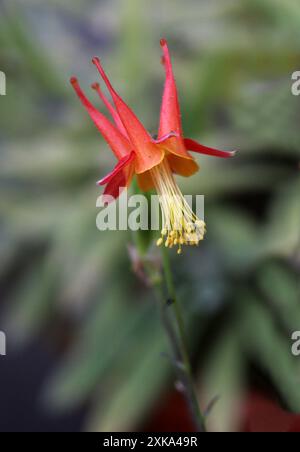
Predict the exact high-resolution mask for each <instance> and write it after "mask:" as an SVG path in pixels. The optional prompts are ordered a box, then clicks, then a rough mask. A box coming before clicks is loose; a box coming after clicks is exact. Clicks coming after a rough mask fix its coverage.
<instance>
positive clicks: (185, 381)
mask: <svg viewBox="0 0 300 452" xmlns="http://www.w3.org/2000/svg"><path fill="white" fill-rule="evenodd" d="M162 258H163V270H164V276H165V281H166V286H167V290H168V298H169V301H170V303H172V307H173V311H174V317H175V321H176V326H177V328H176V330H177V331H174V330H173V329H172V325H170V322H168V321H167V320H166V316H165V315H164V324H165V326H166V331H167V334H168V337H169V341H170V343H171V346H172V349H173V353H174V354H175V357H176V360H178V359H179V364H180V365H179V366H178V367H179V370H180V378H181V383H182V385H183V388H184V393H185V396H186V399H187V402H188V405H189V407H190V410H191V414H192V416H193V420H194V423H195V426H196V428H197V431H199V432H202V433H204V432H206V426H205V417H204V415H203V414H202V412H201V410H200V407H199V403H198V400H197V395H196V390H195V386H194V382H193V374H192V366H191V362H190V357H189V352H188V346H187V338H186V332H185V325H184V320H183V316H182V312H181V307H180V304H179V302H178V299H177V296H176V289H175V285H174V280H173V275H172V270H171V265H170V259H169V254H168V250H166V249H165V248H162ZM164 302H165V300H164ZM166 306H167V305H165V306H164V308H165V307H166ZM163 311H164V309H163Z"/></svg>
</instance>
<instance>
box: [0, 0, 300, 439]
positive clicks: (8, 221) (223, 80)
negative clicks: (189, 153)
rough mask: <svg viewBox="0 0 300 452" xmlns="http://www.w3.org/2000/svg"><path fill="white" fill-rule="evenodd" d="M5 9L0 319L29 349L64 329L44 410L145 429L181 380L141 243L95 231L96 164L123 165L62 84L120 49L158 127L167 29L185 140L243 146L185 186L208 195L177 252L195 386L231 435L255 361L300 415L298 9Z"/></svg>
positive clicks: (126, 75)
mask: <svg viewBox="0 0 300 452" xmlns="http://www.w3.org/2000/svg"><path fill="white" fill-rule="evenodd" d="M2 3H3V5H1V8H2V9H1V18H0V22H1V23H0V43H1V46H0V49H1V50H0V68H1V70H4V71H5V73H6V75H7V96H6V97H1V99H0V102H1V116H0V121H1V155H0V159H1V165H0V178H1V179H0V183H1V199H0V211H1V223H0V234H1V240H0V248H1V249H0V251H1V254H0V255H1V260H0V277H1V287H2V291H3V294H4V297H3V301H2V311H3V316H2V318H3V320H2V325H1V327H3V329H5V330H7V331H9V338H10V340H11V341H13V340H15V341H16V342H17V343H18V345H19V346H21V345H24V344H26V343H28V341H30V340H31V339H32V338H33V337H35V336H36V335H37V334H42V333H43V332H44V331H46V330H47V331H49V329H48V328H47V329H46V327H49V326H51V327H55V328H56V331H57V335H58V336H59V332H60V331H61V329H60V327H59V325H65V324H66V322H67V323H68V325H69V326H70V327H69V334H68V347H67V348H66V349H65V350H64V352H63V354H62V356H61V364H60V365H58V369H57V373H56V374H55V375H53V377H52V378H51V379H50V380H49V382H48V384H47V385H46V386H45V392H44V400H45V401H46V402H47V404H48V405H47V406H50V405H51V407H52V408H54V407H55V408H56V409H60V410H66V409H72V408H73V407H75V406H78V405H80V404H83V403H84V402H86V401H91V402H90V416H89V418H88V420H87V424H86V428H87V429H91V430H94V429H97V430H108V431H109V430H134V429H136V428H139V427H140V422H141V419H145V418H146V417H147V416H148V415H149V413H150V412H151V409H152V407H154V405H155V403H156V401H157V399H158V397H159V395H160V394H161V391H162V390H163V389H164V388H165V387H166V384H167V383H169V382H170V379H173V370H172V366H170V364H169V362H168V360H167V359H165V358H163V357H162V356H161V352H164V351H165V350H166V349H167V344H166V343H165V339H164V337H163V336H162V334H161V332H160V330H159V328H158V325H159V322H158V319H157V312H156V310H155V307H154V305H153V300H152V296H151V293H149V290H147V288H145V287H144V286H143V285H140V284H137V283H136V278H135V276H134V274H133V272H132V273H131V272H130V271H129V270H128V262H129V260H128V256H127V254H126V253H125V249H126V244H127V243H128V242H129V241H130V237H129V236H128V235H127V234H126V233H124V234H120V233H119V234H113V235H112V234H110V233H107V234H100V233H99V232H97V230H96V227H95V226H94V223H95V216H96V209H95V205H94V204H93V203H91V199H93V197H94V199H95V200H96V197H97V195H98V190H97V188H96V187H94V186H93V185H92V184H91V180H94V179H95V180H96V179H97V177H98V175H99V170H97V169H96V170H95V163H96V164H97V165H98V166H99V168H100V169H101V172H102V171H104V170H105V169H107V168H109V167H110V166H111V161H110V160H109V158H108V157H106V155H107V154H106V153H104V152H103V153H102V152H99V142H98V137H97V136H96V133H95V132H94V130H93V128H92V127H89V126H88V125H87V122H86V121H82V118H81V115H80V114H78V115H77V114H75V112H77V111H78V109H77V108H74V106H75V104H76V100H73V98H72V96H71V93H69V90H68V87H67V86H66V80H67V78H68V74H69V73H70V72H76V73H79V74H80V71H82V64H81V61H80V60H81V57H82V56H83V55H85V57H84V58H86V52H87V50H88V51H89V52H90V54H91V56H92V55H93V54H95V53H99V52H100V51H101V49H102V50H103V52H104V53H106V54H107V57H109V56H110V61H111V68H112V70H114V66H116V63H115V61H116V56H118V57H119V58H118V62H117V67H118V71H116V70H115V72H118V73H119V77H120V80H122V84H123V83H124V84H125V85H123V86H126V85H127V88H128V98H129V100H134V104H135V105H137V112H138V113H139V115H140V116H142V117H143V120H144V122H147V123H148V124H150V129H151V130H153V131H155V129H156V123H155V121H154V118H155V117H156V115H155V114H154V112H155V111H157V109H158V104H156V101H154V99H158V96H156V95H155V96H152V95H151V93H152V92H155V93H156V92H157V87H158V86H160V83H161V81H162V75H161V71H159V68H158V69H156V65H154V64H153V65H152V64H149V61H152V58H153V59H154V58H155V55H156V52H155V44H156V42H157V39H158V38H159V37H160V36H167V37H168V38H169V40H170V42H171V43H172V47H173V48H174V49H175V52H176V59H177V60H178V64H177V72H178V74H177V82H178V85H179V87H182V86H184V90H181V89H180V91H182V92H183V91H184V92H185V94H186V95H185V97H183V98H182V99H181V105H182V110H183V119H184V129H185V131H186V134H187V135H191V136H195V137H198V136H200V135H201V137H202V141H203V135H205V140H206V143H207V144H208V145H209V144H215V143H216V141H217V143H218V142H220V144H221V143H224V142H225V143H226V144H228V147H229V148H230V147H232V145H233V143H237V142H238V143H241V152H240V156H239V158H238V159H236V160H235V161H232V162H228V163H227V164H226V169H225V168H224V164H223V163H222V164H220V163H219V162H215V161H212V160H209V158H205V159H203V160H202V167H203V168H204V169H205V171H203V172H200V173H199V176H198V177H196V178H194V179H193V180H187V181H185V182H184V186H185V191H186V192H189V193H199V192H201V193H203V194H205V196H206V219H207V223H208V231H209V233H208V236H207V240H206V243H205V246H204V247H202V248H201V250H199V251H196V250H195V251H191V252H189V253H188V254H187V256H185V258H184V265H183V263H178V262H177V272H178V278H177V279H176V281H177V290H178V291H179V294H180V301H181V303H185V300H187V299H188V300H189V303H186V306H185V312H186V321H187V322H188V324H189V331H190V346H191V348H192V350H193V364H194V369H195V371H196V372H197V375H199V397H200V398H201V399H202V402H203V404H204V405H205V404H206V403H208V402H209V401H211V400H212V399H213V398H215V397H216V396H218V397H219V400H218V402H217V403H216V404H215V406H214V408H213V411H212V413H211V416H210V417H209V427H210V429H212V430H222V431H224V430H230V429H236V428H237V426H238V423H239V417H240V411H239V407H240V404H241V403H242V401H243V397H244V395H245V391H246V389H247V387H248V385H249V383H250V382H249V372H248V370H249V367H250V366H251V368H252V369H253V368H254V369H256V370H257V369H258V370H259V371H260V373H261V374H262V379H263V381H265V382H267V383H268V384H269V385H271V386H272V388H273V389H274V391H275V392H276V394H277V395H278V398H279V399H280V400H281V402H282V403H283V404H284V405H285V407H287V408H289V409H291V410H293V411H299V408H300V400H299V391H298V382H299V371H300V369H299V362H298V361H297V360H296V358H293V357H292V355H291V352H290V346H291V343H290V335H291V332H292V331H294V330H299V323H300V306H299V299H300V297H299V257H300V234H299V231H300V207H299V193H300V176H299V166H298V163H299V154H300V138H299V133H298V124H297V117H298V115H299V108H300V105H299V98H296V97H293V96H292V95H291V93H290V75H291V73H292V72H293V71H295V70H297V69H298V70H299V67H298V65H299V50H300V47H299V46H300V44H299V42H300V39H299V38H300V36H299V33H300V32H299V30H300V27H299V25H300V18H299V14H298V13H297V8H296V7H295V5H296V2H295V1H293V0H286V1H285V2H279V1H275V0H274V1H271V0H256V1H253V0H244V1H243V2H235V1H230V0H227V1H225V0H222V1H211V0H210V1H208V0H207V1H206V0H203V1H201V2H199V1H193V0H187V1H186V2H180V1H177V0H175V1H174V0H167V1H165V2H163V4H162V3H161V2H158V1H156V0H155V1H153V2H146V1H144V0H143V1H142V0H131V1H126V2H123V1H121V0H115V1H112V2H111V1H109V2H99V3H94V2H86V1H85V2H83V1H77V2H64V6H61V5H60V4H58V2H55V1H49V2H47V4H42V3H41V4H40V5H37V2H36V1H32V2H31V1H30V0H28V1H27V2H26V5H25V4H24V2H18V1H15V2H11V1H9V2H8V1H7V2H2ZM283 3H284V4H283ZM83 11H84V14H83ZM36 36H38V37H39V39H36ZM118 42H121V45H120V46H119V45H118V44H117V43H118ZM58 48H59V49H60V52H58V51H57V49H58ZM145 49H147V51H146V50H145ZM103 52H101V53H103ZM45 55H47V58H45ZM68 55H69V57H68ZM88 73H89V72H88V71H87V73H86V75H85V78H86V77H88V76H89V75H88ZM132 73H134V74H135V76H134V79H139V84H138V85H137V86H136V87H135V88H136V91H135V92H133V89H132V86H131V82H130V81H131V79H132V78H133V77H131V75H130V74H132ZM136 74H138V75H139V76H138V77H136ZM92 81H93V80H91V82H92ZM195 87H196V89H195ZM142 93H143V96H141V94H142ZM145 93H148V94H147V99H148V102H147V108H146V106H145V104H144V103H145ZM151 112H152V113H153V114H152V113H151ZM12 118H13V120H12ZM100 151H101V150H100ZM211 174H213V175H214V177H212V176H211ZM99 250H100V252H99ZM74 275H76V278H74ZM116 281H118V284H117V285H116V284H115V282H116ZM112 287H113V288H114V290H112ZM112 332H113V333H112ZM137 337H138V338H139V340H138V341H137ZM256 372H257V371H256Z"/></svg>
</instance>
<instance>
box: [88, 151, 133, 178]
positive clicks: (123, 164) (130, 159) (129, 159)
mask: <svg viewBox="0 0 300 452" xmlns="http://www.w3.org/2000/svg"><path fill="white" fill-rule="evenodd" d="M134 159H135V153H134V152H131V153H130V154H128V155H126V156H125V157H123V158H122V159H121V160H120V161H119V162H118V164H117V165H116V166H115V168H114V169H113V170H112V171H111V172H110V173H109V174H107V176H105V177H104V178H103V179H101V180H100V181H99V182H97V185H106V184H108V183H109V182H110V181H111V180H112V179H114V178H115V177H116V175H117V174H119V173H121V172H123V169H124V168H125V167H126V166H127V165H129V164H130V163H131V162H133V160H134Z"/></svg>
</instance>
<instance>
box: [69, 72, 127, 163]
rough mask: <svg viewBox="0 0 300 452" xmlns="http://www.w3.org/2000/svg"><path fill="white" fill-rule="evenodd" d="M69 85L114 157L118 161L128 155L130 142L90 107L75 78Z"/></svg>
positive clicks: (90, 104)
mask: <svg viewBox="0 0 300 452" xmlns="http://www.w3.org/2000/svg"><path fill="white" fill-rule="evenodd" d="M71 84H72V86H73V88H74V90H75V92H76V94H77V96H78V97H79V99H80V100H81V102H82V104H83V106H84V107H85V108H86V110H87V112H88V113H89V115H90V117H91V119H92V120H93V122H94V123H95V125H96V127H97V128H98V130H99V131H100V132H101V134H102V135H103V138H104V139H105V141H106V142H107V143H108V145H109V146H110V147H111V149H112V151H113V153H114V154H115V155H116V157H117V158H118V159H121V158H122V157H124V156H126V155H127V154H129V153H130V152H131V151H132V146H131V144H130V142H129V141H128V140H127V139H126V138H125V137H124V136H123V135H122V134H121V132H119V130H118V129H117V128H116V127H115V126H114V125H113V124H111V122H110V121H109V120H108V119H107V118H106V117H105V116H104V115H103V114H102V113H100V112H99V111H98V110H97V109H96V108H95V107H94V106H93V105H92V103H91V102H90V101H89V100H88V99H87V97H86V96H85V95H84V93H83V91H82V89H81V88H80V85H79V83H78V80H77V79H76V78H75V77H73V78H71Z"/></svg>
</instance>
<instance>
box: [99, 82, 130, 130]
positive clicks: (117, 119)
mask: <svg viewBox="0 0 300 452" xmlns="http://www.w3.org/2000/svg"><path fill="white" fill-rule="evenodd" d="M92 88H93V89H94V90H95V91H96V92H97V93H98V95H99V97H100V99H101V100H102V101H103V103H104V105H105V106H106V108H107V109H108V111H109V112H110V114H111V116H112V118H113V120H114V122H115V124H116V126H117V127H118V129H119V131H120V132H121V133H122V134H123V135H124V136H125V137H126V138H128V134H127V131H126V129H125V127H124V126H123V123H122V121H121V118H120V116H119V114H118V112H117V111H116V110H115V108H114V107H113V106H112V104H111V103H110V102H109V100H108V99H107V97H106V96H105V95H104V93H103V92H102V90H101V88H100V85H99V83H94V84H93V85H92Z"/></svg>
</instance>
